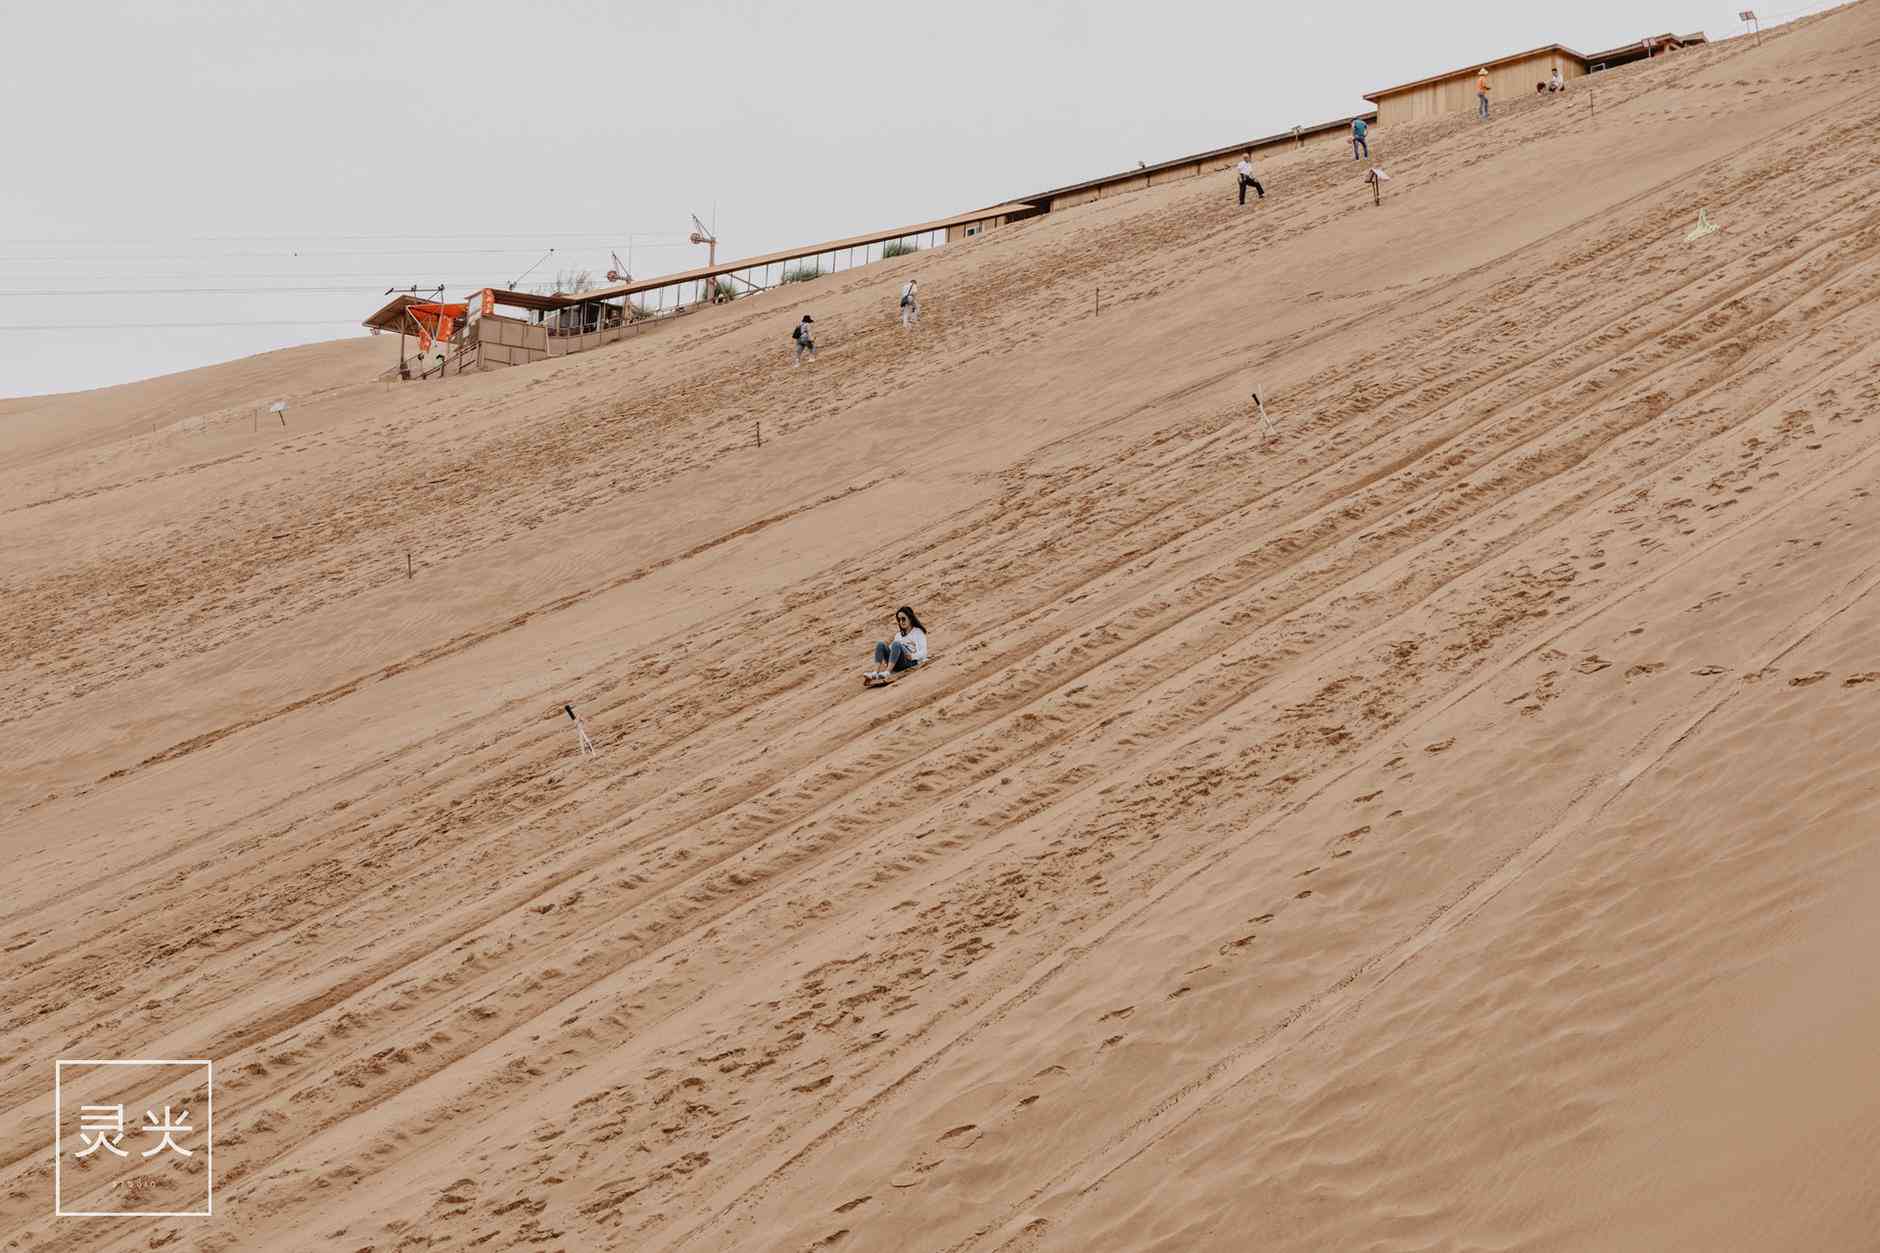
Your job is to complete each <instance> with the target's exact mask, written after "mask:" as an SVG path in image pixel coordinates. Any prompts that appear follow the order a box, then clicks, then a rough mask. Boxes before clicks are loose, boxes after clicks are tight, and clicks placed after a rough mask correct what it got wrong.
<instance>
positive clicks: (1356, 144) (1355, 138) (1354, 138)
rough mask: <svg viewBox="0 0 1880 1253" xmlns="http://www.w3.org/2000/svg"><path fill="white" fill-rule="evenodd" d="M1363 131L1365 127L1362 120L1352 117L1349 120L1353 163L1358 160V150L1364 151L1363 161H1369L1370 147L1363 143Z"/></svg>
mask: <svg viewBox="0 0 1880 1253" xmlns="http://www.w3.org/2000/svg"><path fill="white" fill-rule="evenodd" d="M1365 130H1366V127H1365V125H1364V119H1363V118H1361V117H1354V118H1352V119H1351V159H1352V160H1353V161H1356V160H1358V150H1359V149H1360V148H1362V149H1363V150H1364V159H1365V160H1366V161H1369V160H1370V159H1371V145H1370V144H1369V143H1367V142H1365V138H1364V132H1365Z"/></svg>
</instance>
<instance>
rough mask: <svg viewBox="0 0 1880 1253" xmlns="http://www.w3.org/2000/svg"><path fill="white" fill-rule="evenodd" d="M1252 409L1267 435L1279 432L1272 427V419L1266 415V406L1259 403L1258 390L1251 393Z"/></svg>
mask: <svg viewBox="0 0 1880 1253" xmlns="http://www.w3.org/2000/svg"><path fill="white" fill-rule="evenodd" d="M1253 411H1254V416H1255V417H1257V418H1259V419H1260V425H1261V426H1263V427H1265V428H1266V433H1267V435H1268V436H1269V437H1271V436H1274V435H1277V434H1279V432H1278V431H1276V430H1274V429H1273V420H1272V419H1271V418H1269V417H1267V416H1266V406H1265V405H1263V404H1261V403H1260V393H1259V392H1255V393H1254V394H1253Z"/></svg>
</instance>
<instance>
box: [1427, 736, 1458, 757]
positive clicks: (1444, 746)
mask: <svg viewBox="0 0 1880 1253" xmlns="http://www.w3.org/2000/svg"><path fill="white" fill-rule="evenodd" d="M1455 746H1456V737H1455V736H1453V735H1452V736H1450V737H1449V738H1448V739H1443V740H1437V741H1436V742H1435V743H1434V744H1425V745H1424V746H1423V751H1424V752H1426V753H1446V752H1448V751H1449V750H1450V749H1452V748H1454V747H1455Z"/></svg>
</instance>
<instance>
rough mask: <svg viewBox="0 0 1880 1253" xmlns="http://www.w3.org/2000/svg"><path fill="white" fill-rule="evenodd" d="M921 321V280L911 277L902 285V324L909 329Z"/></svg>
mask: <svg viewBox="0 0 1880 1253" xmlns="http://www.w3.org/2000/svg"><path fill="white" fill-rule="evenodd" d="M918 321H920V280H919V279H917V278H910V279H908V280H907V282H905V283H903V284H902V285H901V325H902V326H904V327H906V328H907V329H908V330H910V331H911V330H913V329H914V323H916V322H918Z"/></svg>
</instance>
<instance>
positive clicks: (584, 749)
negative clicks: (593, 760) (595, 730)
mask: <svg viewBox="0 0 1880 1253" xmlns="http://www.w3.org/2000/svg"><path fill="white" fill-rule="evenodd" d="M562 708H563V709H565V710H567V711H568V719H569V721H571V722H573V723H574V729H575V731H576V732H577V733H578V734H579V735H580V736H581V755H582V756H583V757H592V756H593V755H594V741H593V740H592V739H590V738H589V737H588V730H587V723H585V722H583V721H581V719H580V718H579V717H578V716H576V714H575V712H574V706H573V705H563V706H562Z"/></svg>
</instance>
